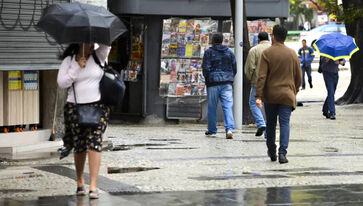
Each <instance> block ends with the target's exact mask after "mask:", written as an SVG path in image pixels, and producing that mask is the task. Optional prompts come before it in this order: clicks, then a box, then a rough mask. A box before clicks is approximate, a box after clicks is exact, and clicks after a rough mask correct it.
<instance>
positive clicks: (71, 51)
mask: <svg viewBox="0 0 363 206" xmlns="http://www.w3.org/2000/svg"><path fill="white" fill-rule="evenodd" d="M78 51H79V44H71V45H69V46H68V47H67V48H66V49H65V50H64V52H63V54H61V55H60V56H59V59H61V60H63V59H65V58H67V57H68V56H73V55H76V54H77V53H78Z"/></svg>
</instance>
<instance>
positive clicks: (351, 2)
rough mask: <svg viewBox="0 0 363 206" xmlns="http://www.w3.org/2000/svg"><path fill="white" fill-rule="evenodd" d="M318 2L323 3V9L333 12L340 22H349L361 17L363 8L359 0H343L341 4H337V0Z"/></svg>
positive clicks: (320, 0) (362, 16)
mask: <svg viewBox="0 0 363 206" xmlns="http://www.w3.org/2000/svg"><path fill="white" fill-rule="evenodd" d="M319 3H321V4H324V10H325V11H327V12H329V13H330V14H335V15H336V16H337V19H338V21H340V22H345V23H348V24H349V23H353V22H355V21H356V20H357V19H362V18H363V8H362V4H361V3H360V1H359V0H358V1H356V0H343V4H341V5H338V2H337V0H319Z"/></svg>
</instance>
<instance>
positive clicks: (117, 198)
mask: <svg viewBox="0 0 363 206" xmlns="http://www.w3.org/2000/svg"><path fill="white" fill-rule="evenodd" d="M0 205H3V206H25V205H26V206H36V205H52V206H63V205H71V206H73V205H74V206H85V205H87V206H98V205H99V206H109V205H110V206H111V205H125V206H126V205H127V206H136V205H137V206H141V205H157V206H169V205H175V206H194V205H198V206H199V205H206V206H207V205H208V206H209V205H214V206H237V205H238V206H242V205H246V206H249V205H257V206H260V205H319V206H320V205H344V206H345V205H363V185H322V186H298V187H280V188H279V187H277V188H255V189H239V190H232V189H229V190H208V191H186V192H163V193H133V194H125V193H112V194H107V193H103V194H101V195H100V199H99V200H89V199H88V197H76V196H58V197H42V198H39V199H38V200H37V201H15V200H11V199H0Z"/></svg>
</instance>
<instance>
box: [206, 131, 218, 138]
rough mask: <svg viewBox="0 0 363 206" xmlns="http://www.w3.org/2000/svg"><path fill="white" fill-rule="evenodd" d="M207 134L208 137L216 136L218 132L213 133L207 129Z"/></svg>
mask: <svg viewBox="0 0 363 206" xmlns="http://www.w3.org/2000/svg"><path fill="white" fill-rule="evenodd" d="M205 136H208V137H215V136H216V134H213V133H212V132H210V131H206V132H205Z"/></svg>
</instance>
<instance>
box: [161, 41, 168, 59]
mask: <svg viewBox="0 0 363 206" xmlns="http://www.w3.org/2000/svg"><path fill="white" fill-rule="evenodd" d="M169 50H170V45H169V44H166V45H165V44H163V45H161V57H168V56H170V51H169Z"/></svg>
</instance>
